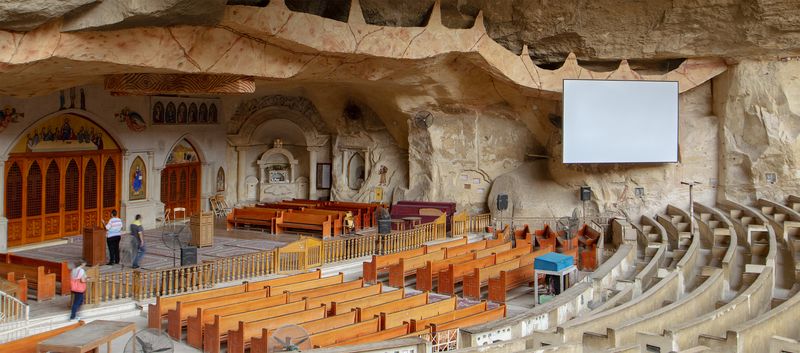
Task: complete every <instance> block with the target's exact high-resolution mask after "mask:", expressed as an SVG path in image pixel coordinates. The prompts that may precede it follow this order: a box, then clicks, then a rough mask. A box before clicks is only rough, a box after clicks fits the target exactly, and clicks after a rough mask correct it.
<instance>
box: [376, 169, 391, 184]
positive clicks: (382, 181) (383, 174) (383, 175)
mask: <svg viewBox="0 0 800 353" xmlns="http://www.w3.org/2000/svg"><path fill="white" fill-rule="evenodd" d="M388 173H389V168H386V166H385V165H381V167H380V168H378V175H380V176H381V179H380V181H379V182H378V185H386V184H387V180H386V174H388Z"/></svg>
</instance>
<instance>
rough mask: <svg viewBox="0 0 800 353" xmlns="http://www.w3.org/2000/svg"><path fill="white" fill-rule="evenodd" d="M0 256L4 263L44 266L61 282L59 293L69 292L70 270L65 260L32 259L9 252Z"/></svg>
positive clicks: (65, 293)
mask: <svg viewBox="0 0 800 353" xmlns="http://www.w3.org/2000/svg"><path fill="white" fill-rule="evenodd" d="M0 258H1V259H2V262H5V263H11V264H18V265H26V266H44V269H45V271H47V273H55V274H56V282H58V283H59V284H61V295H68V294H70V293H71V292H70V288H69V282H70V279H71V277H70V270H69V266H68V265H67V262H66V261H61V262H56V261H47V260H41V259H34V258H31V257H25V256H20V255H15V254H11V253H7V254H0Z"/></svg>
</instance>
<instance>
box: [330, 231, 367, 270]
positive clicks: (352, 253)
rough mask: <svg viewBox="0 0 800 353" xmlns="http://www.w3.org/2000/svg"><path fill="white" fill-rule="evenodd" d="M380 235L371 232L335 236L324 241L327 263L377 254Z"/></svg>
mask: <svg viewBox="0 0 800 353" xmlns="http://www.w3.org/2000/svg"><path fill="white" fill-rule="evenodd" d="M377 239H378V235H377V234H370V235H365V236H359V237H353V238H335V239H332V240H326V241H325V242H324V243H323V251H324V254H323V257H324V259H325V263H326V264H329V263H333V262H338V261H344V260H350V259H356V258H359V257H363V256H370V255H373V254H375V249H376V247H375V245H376V243H377Z"/></svg>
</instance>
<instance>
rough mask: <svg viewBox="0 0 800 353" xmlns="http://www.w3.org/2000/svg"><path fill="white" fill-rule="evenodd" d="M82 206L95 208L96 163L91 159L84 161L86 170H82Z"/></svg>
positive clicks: (89, 208) (88, 208)
mask: <svg viewBox="0 0 800 353" xmlns="http://www.w3.org/2000/svg"><path fill="white" fill-rule="evenodd" d="M83 208H84V209H85V210H94V209H96V208H97V164H95V162H94V160H93V159H91V160H89V162H87V163H86V170H85V171H84V172H83Z"/></svg>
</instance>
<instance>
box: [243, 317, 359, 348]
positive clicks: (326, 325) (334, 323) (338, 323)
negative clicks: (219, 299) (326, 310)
mask: <svg viewBox="0 0 800 353" xmlns="http://www.w3.org/2000/svg"><path fill="white" fill-rule="evenodd" d="M357 322H358V321H356V312H355V311H349V312H346V313H343V314H339V315H335V316H329V317H326V318H324V319H318V320H313V321H307V322H304V323H300V324H298V326H300V327H302V328H303V329H305V330H306V333H308V334H309V335H313V334H315V333H318V332H322V331H327V330H333V329H337V328H340V327H343V326H347V325H352V324H355V323H357ZM273 331H274V330H269V329H262V330H261V336H256V337H253V338H251V339H250V353H267V349H268V344H269V337H270V336H272V332H273ZM229 335H230V334H229ZM230 341H231V340H230V339H228V342H230ZM230 346H231V345H230V343H229V344H228V352H231V353H233V350H231V347H230Z"/></svg>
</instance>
